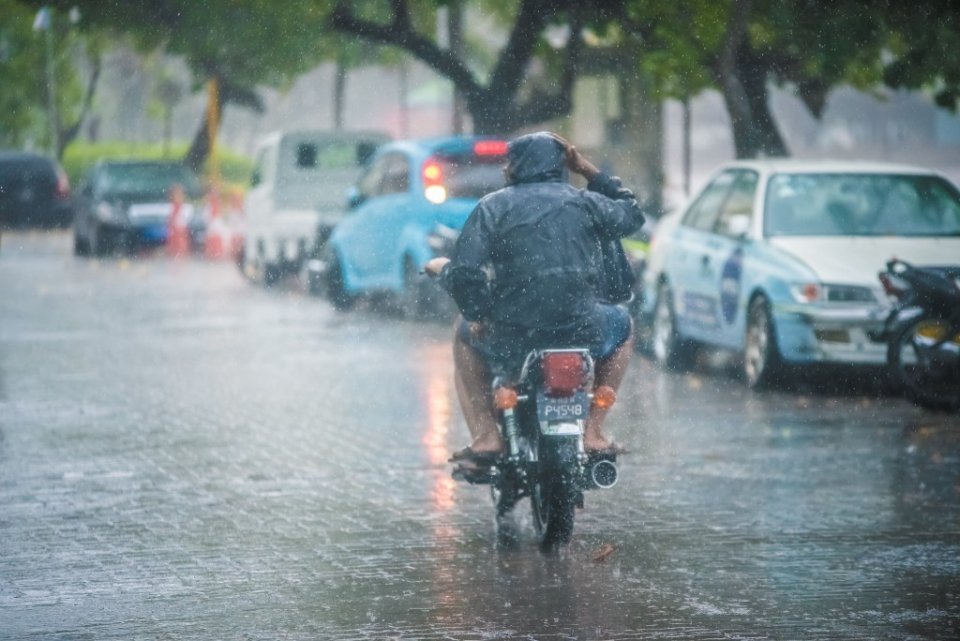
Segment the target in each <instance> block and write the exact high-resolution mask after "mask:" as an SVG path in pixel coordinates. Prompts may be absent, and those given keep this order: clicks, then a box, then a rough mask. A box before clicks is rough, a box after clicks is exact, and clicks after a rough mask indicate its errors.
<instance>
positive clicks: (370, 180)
mask: <svg viewBox="0 0 960 641" xmlns="http://www.w3.org/2000/svg"><path fill="white" fill-rule="evenodd" d="M506 152H507V145H506V142H505V141H503V140H498V139H492V138H485V137H453V138H449V137H448V138H438V139H431V140H415V141H397V142H393V143H389V144H386V145H384V146H382V147H381V148H380V149H379V150H378V151H377V153H376V155H375V156H374V157H373V158H372V159H371V161H370V164H369V166H368V168H367V170H366V171H365V172H364V173H363V175H362V176H361V177H360V179H359V180H358V182H357V184H356V186H355V187H354V188H353V189H352V190H351V193H350V196H349V204H348V207H349V212H348V213H347V214H346V215H345V216H344V217H343V219H342V220H341V221H340V222H339V223H338V224H337V225H336V227H335V228H334V230H333V233H332V234H331V235H330V238H329V240H328V241H327V243H326V246H325V251H324V257H325V258H324V260H323V263H324V268H325V270H326V272H325V273H326V283H327V292H328V295H329V297H330V299H331V301H332V302H333V303H334V305H335V306H336V307H337V308H338V309H346V308H349V307H350V306H351V305H352V304H353V302H354V301H355V300H356V299H357V298H358V297H360V296H371V295H386V296H387V297H388V298H390V299H392V300H394V301H395V302H396V303H397V305H396V306H397V307H398V308H399V310H400V311H401V312H402V313H403V314H404V315H405V316H421V315H424V314H428V313H430V312H433V311H435V308H436V306H437V305H438V304H440V303H441V301H443V300H445V296H443V295H442V293H441V290H440V289H439V288H438V287H437V286H436V285H435V283H433V282H428V281H427V279H426V278H424V277H422V276H420V272H421V271H422V269H423V266H424V264H425V263H426V262H427V261H428V260H430V259H431V258H434V257H436V256H441V255H448V253H449V251H450V249H452V246H453V243H454V242H455V240H456V238H457V236H458V234H459V231H460V229H461V228H462V227H463V224H464V223H465V222H466V220H467V217H468V216H469V215H470V212H471V211H473V208H474V207H475V206H476V204H477V201H478V200H479V199H480V198H481V197H482V196H484V195H486V194H488V193H490V192H492V191H495V190H497V189H500V188H501V187H503V186H504V176H503V171H502V170H503V167H504V166H505V165H506Z"/></svg>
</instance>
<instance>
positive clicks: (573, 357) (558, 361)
mask: <svg viewBox="0 0 960 641" xmlns="http://www.w3.org/2000/svg"><path fill="white" fill-rule="evenodd" d="M542 367H543V385H544V392H545V393H546V395H547V396H551V397H554V398H564V397H567V396H573V393H574V392H576V391H577V390H578V389H581V388H582V387H583V386H584V384H586V382H587V381H586V374H587V364H586V363H585V362H584V361H583V357H582V356H581V355H580V354H576V353H568V352H559V353H553V354H545V355H544V357H543V365H542Z"/></svg>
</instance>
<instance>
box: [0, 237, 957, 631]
mask: <svg viewBox="0 0 960 641" xmlns="http://www.w3.org/2000/svg"><path fill="white" fill-rule="evenodd" d="M448 334H449V332H448V329H447V328H446V327H444V326H443V325H440V324H430V323H420V324H417V323H410V322H404V321H400V320H397V319H392V318H389V317H385V316H383V315H378V314H375V313H372V312H369V311H358V312H354V313H351V314H347V315H340V314H337V313H335V312H334V311H333V310H332V309H331V308H330V307H329V305H328V304H326V303H325V302H324V301H321V300H317V299H312V298H309V297H307V296H305V295H303V294H302V293H300V292H298V291H295V290H293V289H292V288H288V289H287V290H281V291H267V290H264V289H261V288H258V287H256V286H253V285H251V284H250V283H247V282H246V281H244V280H243V279H242V278H241V276H240V275H239V274H238V272H237V270H236V269H235V268H234V267H232V266H231V265H229V264H228V263H208V262H203V261H202V260H198V259H188V260H182V261H172V260H169V259H167V258H166V257H164V256H162V255H154V256H146V257H141V258H137V259H134V260H122V259H110V260H101V261H94V260H81V259H75V258H73V257H72V256H71V255H70V238H69V235H68V234H67V233H64V232H51V233H10V232H5V233H4V235H3V240H2V248H0V638H2V639H31V640H34V639H64V640H66V639H70V640H74V639H89V640H100V639H158V640H175V639H244V640H250V639H444V640H448V639H457V640H467V639H470V640H474V639H477V640H479V639H537V640H541V639H562V640H567V639H579V640H601V639H617V640H624V639H830V640H835V639H957V638H960V419H958V417H957V416H947V415H941V414H932V413H928V412H925V411H923V410H921V409H918V408H915V407H913V406H911V405H910V404H909V403H907V402H906V401H904V400H901V399H899V398H890V397H883V396H882V395H880V394H878V393H877V392H876V390H874V389H873V387H872V385H871V384H869V383H863V381H862V380H860V379H857V381H853V382H851V381H848V380H845V379H847V378H848V377H852V375H851V374H850V373H848V372H839V373H837V372H832V373H829V374H827V375H823V376H821V379H822V380H821V381H820V383H818V384H816V385H809V384H806V383H805V384H804V385H801V386H800V387H798V388H797V389H794V390H791V391H783V392H776V393H768V394H763V395H761V394H752V393H749V392H747V391H745V390H744V389H743V388H742V386H741V385H740V384H739V383H738V382H737V381H736V380H734V379H732V378H731V377H730V376H728V375H727V374H725V373H723V372H722V371H716V370H710V369H709V368H707V369H701V370H699V371H697V372H696V373H693V374H687V375H671V374H665V373H663V372H660V371H658V370H656V369H655V368H653V367H651V365H650V364H649V363H648V362H646V361H645V360H643V359H642V358H639V357H638V358H637V359H636V360H635V361H634V363H633V366H632V370H631V372H630V373H629V375H628V379H627V382H626V383H625V385H624V388H623V389H622V391H621V395H620V396H621V401H620V403H619V405H618V407H617V408H616V409H615V410H614V412H613V414H612V415H611V418H610V428H611V431H612V432H614V433H615V434H616V436H617V438H618V440H620V441H621V442H623V443H625V444H628V445H629V446H630V447H631V448H632V450H633V453H632V454H631V455H629V456H627V457H623V458H622V476H621V481H620V483H619V484H618V485H617V487H615V488H614V489H612V490H610V491H607V492H594V493H591V494H588V496H587V502H586V508H585V509H584V510H583V511H582V512H580V513H579V514H578V517H577V524H576V529H575V533H574V540H573V542H572V543H571V544H570V546H569V547H568V548H567V549H566V550H565V551H563V552H562V553H560V554H558V555H556V556H545V555H543V554H541V553H540V552H539V551H538V549H537V546H536V544H535V542H534V541H533V538H532V526H531V522H530V517H529V514H528V513H527V506H526V504H525V503H524V504H521V505H520V506H519V507H518V512H517V514H516V518H515V519H514V523H513V528H511V530H512V531H509V532H506V533H501V535H500V536H498V535H497V533H496V532H495V530H494V528H493V520H492V510H491V505H490V500H489V496H488V493H487V491H486V490H485V489H484V488H481V487H474V486H467V485H461V484H458V483H455V482H454V481H452V480H451V479H450V476H449V467H448V466H447V465H446V464H445V459H446V457H447V455H448V453H449V452H450V451H451V450H452V449H454V448H456V447H458V446H460V445H462V444H463V443H465V442H466V429H465V426H464V425H463V422H462V419H461V418H460V416H459V412H458V410H457V407H456V400H455V398H454V396H453V389H452V365H451V359H450V349H449V343H448ZM831 389H843V390H850V389H852V390H853V391H844V392H842V393H837V392H832V391H830V390H831ZM607 545H612V546H613V548H614V551H613V553H612V554H610V555H609V556H607V557H606V558H605V559H604V560H602V561H598V560H596V559H595V557H596V553H597V552H598V550H600V549H602V548H603V547H604V546H607Z"/></svg>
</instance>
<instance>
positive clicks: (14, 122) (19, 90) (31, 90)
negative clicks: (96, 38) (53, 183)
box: [0, 0, 45, 147]
mask: <svg viewBox="0 0 960 641" xmlns="http://www.w3.org/2000/svg"><path fill="white" fill-rule="evenodd" d="M0 14H2V15H3V16H4V18H3V21H2V22H0V87H3V89H2V90H0V145H4V146H11V147H16V146H20V145H21V144H23V142H24V140H25V139H26V138H31V137H32V138H41V139H42V138H43V137H44V135H45V134H44V131H43V128H44V123H45V119H44V113H45V112H44V111H43V109H44V107H43V91H42V84H41V81H42V78H43V70H44V52H43V39H42V38H39V37H38V36H37V34H35V33H33V31H32V29H31V24H32V22H33V12H32V11H30V10H29V9H26V8H25V7H23V6H21V5H19V4H18V3H16V2H14V1H13V0H0Z"/></svg>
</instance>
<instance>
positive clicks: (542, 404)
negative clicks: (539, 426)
mask: <svg viewBox="0 0 960 641" xmlns="http://www.w3.org/2000/svg"><path fill="white" fill-rule="evenodd" d="M589 413H590V399H589V398H588V397H587V393H586V392H577V393H576V394H574V395H573V396H570V397H569V398H551V397H549V396H547V395H545V394H543V393H542V392H541V393H539V394H537V417H538V418H539V419H540V422H541V423H544V422H550V421H582V420H586V418H587V414H589Z"/></svg>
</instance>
